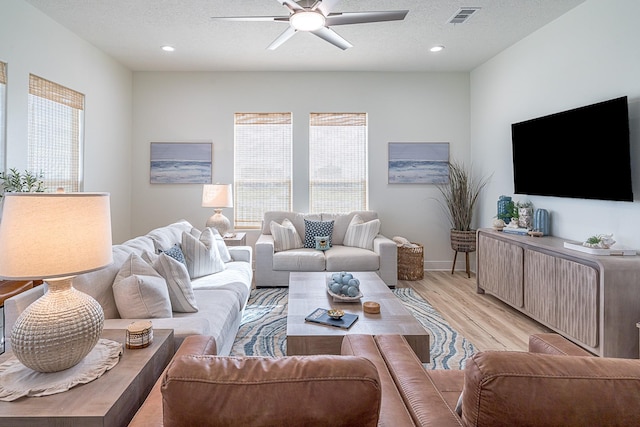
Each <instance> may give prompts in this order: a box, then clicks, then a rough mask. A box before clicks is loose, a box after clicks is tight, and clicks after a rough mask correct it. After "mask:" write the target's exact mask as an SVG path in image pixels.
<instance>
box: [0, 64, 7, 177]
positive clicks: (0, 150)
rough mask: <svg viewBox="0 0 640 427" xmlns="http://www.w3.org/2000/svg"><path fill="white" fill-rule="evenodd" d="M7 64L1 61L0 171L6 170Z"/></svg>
mask: <svg viewBox="0 0 640 427" xmlns="http://www.w3.org/2000/svg"><path fill="white" fill-rule="evenodd" d="M6 138H7V64H6V63H5V62H0V172H2V171H4V169H5V166H6V162H5V158H4V156H5V151H6V150H5V144H6V143H5V141H6V140H7V139H6Z"/></svg>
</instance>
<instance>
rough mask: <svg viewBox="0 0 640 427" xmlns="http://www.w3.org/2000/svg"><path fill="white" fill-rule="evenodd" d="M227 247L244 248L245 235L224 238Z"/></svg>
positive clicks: (235, 234)
mask: <svg viewBox="0 0 640 427" xmlns="http://www.w3.org/2000/svg"><path fill="white" fill-rule="evenodd" d="M224 243H225V244H226V245H227V246H246V244H247V233H234V235H233V236H232V237H224Z"/></svg>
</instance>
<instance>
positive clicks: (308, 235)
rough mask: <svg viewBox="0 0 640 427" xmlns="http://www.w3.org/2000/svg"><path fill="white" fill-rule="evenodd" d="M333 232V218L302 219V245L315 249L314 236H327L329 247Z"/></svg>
mask: <svg viewBox="0 0 640 427" xmlns="http://www.w3.org/2000/svg"><path fill="white" fill-rule="evenodd" d="M332 233H333V220H331V221H310V220H308V219H305V220H304V247H305V248H310V249H315V248H316V236H320V237H322V236H329V247H331V234H332Z"/></svg>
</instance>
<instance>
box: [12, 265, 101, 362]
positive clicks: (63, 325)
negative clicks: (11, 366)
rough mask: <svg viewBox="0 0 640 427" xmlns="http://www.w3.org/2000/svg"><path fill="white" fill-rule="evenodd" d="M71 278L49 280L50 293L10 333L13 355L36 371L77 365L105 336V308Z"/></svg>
mask: <svg viewBox="0 0 640 427" xmlns="http://www.w3.org/2000/svg"><path fill="white" fill-rule="evenodd" d="M71 279H72V278H70V277H69V278H63V279H59V280H47V284H48V287H49V290H48V291H47V293H46V294H44V296H42V297H41V298H39V299H38V300H37V301H35V302H34V303H33V304H31V305H30V306H29V307H27V309H26V310H25V311H24V312H22V314H21V315H20V317H18V320H17V321H16V323H15V325H14V327H13V330H12V331H11V348H12V350H13V354H14V355H15V356H16V358H17V359H18V360H19V361H20V362H22V364H23V365H25V366H27V367H29V368H31V369H33V370H34V371H38V372H58V371H62V370H65V369H68V368H71V367H72V366H75V365H77V364H78V363H79V362H80V361H81V360H82V359H84V357H85V356H86V355H87V354H89V352H90V351H91V350H92V349H93V347H95V345H96V344H97V342H98V339H99V338H100V335H101V334H102V329H103V327H104V312H103V311H102V307H101V306H100V304H99V303H98V302H97V301H96V300H95V299H93V298H92V297H90V296H89V295H87V294H85V293H83V292H80V291H78V290H77V289H75V288H74V287H73V286H72V285H71Z"/></svg>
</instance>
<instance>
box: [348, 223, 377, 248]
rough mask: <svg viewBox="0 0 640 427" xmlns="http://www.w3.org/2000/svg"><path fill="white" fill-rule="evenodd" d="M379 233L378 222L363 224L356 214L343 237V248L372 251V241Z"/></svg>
mask: <svg viewBox="0 0 640 427" xmlns="http://www.w3.org/2000/svg"><path fill="white" fill-rule="evenodd" d="M379 232H380V220H379V219H374V220H371V221H368V222H364V221H363V220H362V217H361V216H360V215H358V214H356V215H354V216H353V218H352V219H351V222H350V223H349V227H348V228H347V232H346V233H345V235H344V242H343V243H344V245H345V246H355V247H357V248H362V249H369V250H373V239H375V237H376V236H377V235H378V233H379Z"/></svg>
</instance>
